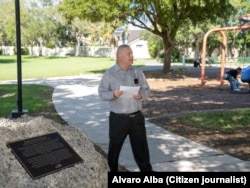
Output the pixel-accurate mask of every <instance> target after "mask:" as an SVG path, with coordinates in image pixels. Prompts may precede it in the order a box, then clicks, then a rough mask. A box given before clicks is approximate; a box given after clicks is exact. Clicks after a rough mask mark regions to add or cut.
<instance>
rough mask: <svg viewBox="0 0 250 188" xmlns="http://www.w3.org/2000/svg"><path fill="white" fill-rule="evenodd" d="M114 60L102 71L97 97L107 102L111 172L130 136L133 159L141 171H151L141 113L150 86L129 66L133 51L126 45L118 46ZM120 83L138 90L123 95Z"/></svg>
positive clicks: (142, 76) (131, 62) (113, 170)
mask: <svg viewBox="0 0 250 188" xmlns="http://www.w3.org/2000/svg"><path fill="white" fill-rule="evenodd" d="M116 58H117V62H116V64H115V65H114V66H112V67H110V68H109V69H108V70H107V71H106V72H105V73H104V74H103V77H102V79H101V81H100V84H99V87H98V94H99V97H100V99H102V100H104V101H109V106H110V114H109V149H108V164H109V167H110V171H112V172H117V171H118V160H119V155H120V151H121V149H122V146H123V143H124V141H125V139H126V137H127V136H129V139H130V144H131V148H132V151H133V155H134V158H135V161H136V163H137V165H138V167H139V169H140V171H152V166H151V164H150V157H149V149H148V143H147V136H146V128H145V118H144V115H143V114H142V112H141V109H142V100H143V99H145V98H147V97H149V94H150V88H149V85H148V83H147V80H146V78H145V76H144V74H143V72H142V71H141V70H138V69H135V68H134V67H132V64H133V52H132V50H131V48H130V46H128V45H121V46H119V47H118V48H117V53H116ZM121 86H127V87H135V86H139V92H138V93H136V94H134V95H131V97H124V96H123V94H125V93H124V91H123V90H122V88H121Z"/></svg>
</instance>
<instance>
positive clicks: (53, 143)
mask: <svg viewBox="0 0 250 188" xmlns="http://www.w3.org/2000/svg"><path fill="white" fill-rule="evenodd" d="M7 146H8V147H9V148H11V149H12V153H13V154H14V155H15V156H16V158H17V159H18V161H19V162H20V163H21V165H22V166H23V167H24V168H25V170H26V171H27V172H28V173H29V174H30V176H31V177H32V179H37V178H40V177H43V176H45V175H48V174H51V173H54V172H56V171H59V170H61V169H63V168H66V167H70V166H73V165H74V164H76V163H80V162H83V159H82V158H81V157H80V156H79V155H78V154H77V153H76V152H75V151H74V150H73V148H72V147H71V146H70V145H69V144H68V143H67V142H66V141H65V140H64V139H63V138H62V136H61V135H60V134H59V133H57V132H54V133H50V134H46V135H41V136H37V137H33V138H29V139H25V140H20V141H16V142H9V143H7Z"/></svg>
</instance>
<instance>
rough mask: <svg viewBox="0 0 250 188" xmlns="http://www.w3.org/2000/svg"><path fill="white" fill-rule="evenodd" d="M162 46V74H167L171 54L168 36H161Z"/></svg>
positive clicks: (170, 43)
mask: <svg viewBox="0 0 250 188" xmlns="http://www.w3.org/2000/svg"><path fill="white" fill-rule="evenodd" d="M162 39H163V45H164V60H163V69H162V71H163V73H164V74H167V73H169V71H170V67H171V54H172V42H171V41H170V37H168V35H163V36H162Z"/></svg>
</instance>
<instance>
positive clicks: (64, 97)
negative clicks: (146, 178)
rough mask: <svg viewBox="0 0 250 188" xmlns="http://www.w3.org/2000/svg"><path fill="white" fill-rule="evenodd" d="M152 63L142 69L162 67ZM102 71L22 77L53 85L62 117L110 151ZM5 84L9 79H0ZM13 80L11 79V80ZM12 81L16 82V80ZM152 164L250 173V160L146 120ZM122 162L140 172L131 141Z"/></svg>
mask: <svg viewBox="0 0 250 188" xmlns="http://www.w3.org/2000/svg"><path fill="white" fill-rule="evenodd" d="M159 68H161V64H157V63H154V62H151V63H149V64H147V66H146V67H144V68H143V69H144V70H146V69H159ZM101 76H102V75H101V74H94V75H93V74H91V75H79V76H72V77H63V78H50V79H43V80H23V84H34V83H35V84H43V85H49V86H52V87H54V93H53V102H54V105H55V108H56V110H57V111H58V113H59V114H60V116H61V117H62V118H63V119H64V120H65V121H67V122H68V124H69V125H71V126H74V127H76V128H78V129H79V130H80V131H82V132H83V134H85V135H86V136H87V137H88V138H89V140H91V141H92V142H93V143H95V144H96V145H98V146H100V147H101V148H102V149H103V151H105V152H106V153H107V150H108V142H109V140H108V113H109V109H108V103H107V102H103V101H101V100H100V99H99V98H98V94H97V87H98V84H99V81H100V79H101ZM1 83H6V82H1ZM8 83H10V81H8ZM11 83H15V82H14V81H13V82H11ZM146 128H147V137H148V144H149V150H150V157H151V163H152V165H153V169H154V171H164V172H170V171H171V172H184V171H185V172H198V171H199V172H249V171H250V161H242V160H240V159H237V158H234V157H231V156H228V155H225V154H223V153H221V152H219V151H216V150H214V149H211V148H208V147H206V146H203V145H201V144H198V143H196V142H193V141H191V140H188V139H186V138H184V137H181V136H178V135H176V134H173V133H171V132H169V131H166V130H164V129H162V128H160V127H158V126H156V125H154V124H152V123H150V122H148V121H146ZM119 162H120V164H121V165H123V166H124V167H125V168H127V169H128V170H129V171H138V167H137V165H136V163H135V161H134V158H133V155H132V151H131V147H130V143H129V140H128V139H127V140H126V141H125V144H124V146H123V149H122V151H121V154H120V160H119Z"/></svg>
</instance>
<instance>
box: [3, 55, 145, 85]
mask: <svg viewBox="0 0 250 188" xmlns="http://www.w3.org/2000/svg"><path fill="white" fill-rule="evenodd" d="M114 63H115V59H113V58H95V57H31V56H22V63H21V67H22V75H21V76H22V79H28V78H49V77H58V76H72V75H79V74H87V73H102V72H104V71H105V70H106V69H107V68H108V67H110V66H112V65H114ZM134 65H135V66H143V60H135V61H134ZM0 70H1V73H0V80H15V79H17V60H16V56H0Z"/></svg>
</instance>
